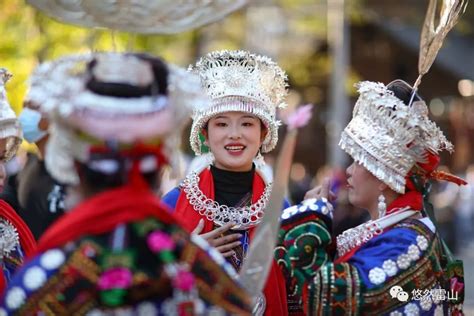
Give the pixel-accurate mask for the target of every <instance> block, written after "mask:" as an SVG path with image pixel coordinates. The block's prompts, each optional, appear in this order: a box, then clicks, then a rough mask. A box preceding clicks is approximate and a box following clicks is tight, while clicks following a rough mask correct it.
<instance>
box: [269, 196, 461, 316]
mask: <svg viewBox="0 0 474 316" xmlns="http://www.w3.org/2000/svg"><path fill="white" fill-rule="evenodd" d="M331 209H332V206H331V204H330V203H328V201H327V200H325V199H322V200H314V199H313V200H308V201H305V202H303V203H302V204H300V205H298V206H293V207H291V208H289V209H286V210H285V211H284V213H283V215H282V226H281V229H280V232H279V243H278V247H277V249H276V251H275V257H276V259H277V261H278V263H279V265H280V267H281V268H282V269H283V271H284V274H285V278H286V280H287V291H288V293H289V294H290V295H291V298H292V299H293V300H295V301H296V302H298V303H299V304H300V306H302V307H303V308H302V309H303V310H304V312H305V314H306V315H385V314H387V315H433V314H436V315H443V314H446V315H447V312H448V310H450V312H452V313H453V314H456V313H458V314H460V313H462V311H461V310H460V308H459V305H456V304H459V303H460V302H461V300H462V296H463V294H462V288H463V285H462V284H460V283H458V284H449V282H448V279H447V277H446V275H445V273H444V268H445V262H443V259H442V258H443V256H442V253H441V245H440V241H439V239H438V238H437V236H436V234H435V233H434V227H433V224H432V223H431V221H429V220H428V219H427V218H424V219H412V218H409V219H405V220H402V221H401V222H399V223H397V224H395V225H393V226H391V227H389V228H387V229H385V230H383V231H380V232H378V234H374V236H373V237H372V238H371V239H369V240H365V241H362V243H361V244H360V245H359V246H357V247H355V248H354V249H352V251H350V252H349V253H347V254H346V255H344V256H343V257H341V258H335V257H334V255H333V254H332V253H331V251H329V249H330V248H331V245H332V243H333V240H332V239H331V223H332V218H331V217H332V213H331ZM459 273H460V274H462V272H461V271H459ZM451 283H453V282H452V281H451Z"/></svg>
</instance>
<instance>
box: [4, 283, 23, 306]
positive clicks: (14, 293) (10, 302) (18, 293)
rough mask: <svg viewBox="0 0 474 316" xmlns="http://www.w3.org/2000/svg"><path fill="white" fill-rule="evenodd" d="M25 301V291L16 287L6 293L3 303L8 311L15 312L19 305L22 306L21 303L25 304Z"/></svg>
mask: <svg viewBox="0 0 474 316" xmlns="http://www.w3.org/2000/svg"><path fill="white" fill-rule="evenodd" d="M25 299H26V293H25V290H23V289H22V288H21V287H18V286H16V287H13V288H11V289H10V290H9V291H8V292H7V295H6V298H5V302H6V305H7V307H8V308H9V309H11V310H16V309H17V308H19V307H20V306H21V305H23V303H24V302H25Z"/></svg>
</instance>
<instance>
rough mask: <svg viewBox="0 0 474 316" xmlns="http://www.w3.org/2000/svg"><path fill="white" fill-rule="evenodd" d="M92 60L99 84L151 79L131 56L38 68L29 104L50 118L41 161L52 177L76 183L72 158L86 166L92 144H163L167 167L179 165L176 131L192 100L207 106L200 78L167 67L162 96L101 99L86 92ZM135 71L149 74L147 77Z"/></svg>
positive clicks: (84, 58) (73, 59)
mask: <svg viewBox="0 0 474 316" xmlns="http://www.w3.org/2000/svg"><path fill="white" fill-rule="evenodd" d="M92 60H95V62H96V64H95V65H96V66H95V68H94V69H93V70H94V73H93V74H94V76H95V77H96V78H100V80H104V82H112V83H117V82H118V83H127V84H130V85H134V86H143V85H146V84H147V83H149V81H150V80H152V78H151V76H153V75H152V74H151V73H150V71H151V70H150V69H149V67H150V64H149V62H148V61H146V60H143V59H141V58H139V57H137V56H135V55H132V54H119V53H96V54H93V55H79V56H67V57H64V58H61V59H59V60H56V61H53V62H49V63H45V64H43V65H40V66H39V67H38V69H37V70H36V71H35V72H34V74H33V77H32V79H31V89H30V93H29V95H28V100H29V101H30V102H34V103H37V105H39V106H40V109H41V111H43V112H45V113H47V114H48V116H49V117H50V119H51V125H50V132H51V135H50V139H49V142H48V144H47V146H48V147H47V151H46V157H45V162H46V167H47V168H48V170H49V171H50V172H51V174H52V176H53V177H55V178H56V179H57V180H59V181H61V182H62V183H66V184H73V185H74V184H77V183H78V181H79V179H78V176H77V174H76V172H75V168H74V160H77V161H81V162H86V161H87V160H88V158H89V157H88V155H89V150H88V148H89V147H90V146H92V145H93V143H94V141H95V142H97V141H112V142H116V143H117V144H132V143H135V142H137V141H140V142H147V141H153V142H154V143H155V142H157V143H161V144H163V147H162V150H163V154H164V155H165V156H166V157H167V158H168V161H169V162H170V163H171V164H173V163H174V162H176V161H179V159H176V155H178V154H179V140H180V138H181V137H180V132H181V130H182V127H184V123H185V121H186V120H187V119H188V118H189V114H190V112H191V102H192V103H193V104H195V103H199V104H200V103H209V102H210V100H209V98H208V97H207V96H206V95H205V93H204V91H203V90H202V88H201V85H200V81H199V78H197V76H193V75H192V74H190V73H188V72H187V71H186V70H184V69H181V68H178V67H176V66H173V65H169V64H167V68H168V78H167V87H166V90H167V94H166V95H163V94H157V95H144V96H140V97H128V98H120V97H114V96H108V95H100V94H96V93H94V92H93V91H92V90H89V89H88V88H87V81H88V79H89V76H90V74H88V72H87V65H88V64H89V63H90V62H91V61H92ZM136 72H139V73H148V77H147V76H145V77H141V76H139V75H137V73H136ZM201 106H202V105H201ZM172 167H173V166H172Z"/></svg>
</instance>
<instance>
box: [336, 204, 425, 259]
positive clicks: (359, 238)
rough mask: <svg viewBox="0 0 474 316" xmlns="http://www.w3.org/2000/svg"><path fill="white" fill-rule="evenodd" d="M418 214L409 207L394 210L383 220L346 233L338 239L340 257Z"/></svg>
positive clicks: (380, 219)
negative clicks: (386, 229)
mask: <svg viewBox="0 0 474 316" xmlns="http://www.w3.org/2000/svg"><path fill="white" fill-rule="evenodd" d="M416 213H417V211H413V210H410V208H409V207H404V208H400V209H397V210H394V211H393V213H391V214H389V215H385V216H384V217H382V218H379V219H376V220H370V221H368V222H366V223H363V224H360V225H359V226H357V227H354V228H350V229H348V230H346V231H344V232H343V233H342V234H340V235H339V236H337V237H336V240H337V253H338V255H339V257H342V256H343V255H345V254H346V253H348V252H349V251H351V250H352V249H353V248H355V247H358V246H360V245H362V244H365V243H366V242H368V241H369V240H371V239H372V238H374V237H375V236H378V235H380V234H381V233H382V232H383V230H384V229H385V228H387V227H390V226H392V225H395V224H396V223H399V222H400V221H402V220H404V219H406V218H408V217H410V216H412V215H414V214H416Z"/></svg>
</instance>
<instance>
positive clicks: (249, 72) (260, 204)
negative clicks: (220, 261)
mask: <svg viewBox="0 0 474 316" xmlns="http://www.w3.org/2000/svg"><path fill="white" fill-rule="evenodd" d="M192 71H193V72H194V73H196V74H198V75H199V76H200V78H201V84H202V86H203V87H204V89H206V91H207V94H208V95H209V96H210V98H211V99H212V103H211V104H210V105H209V106H206V107H198V106H196V107H195V109H194V112H193V125H192V128H191V135H190V142H191V147H192V149H193V150H194V152H195V153H196V154H197V155H201V154H202V153H203V151H205V150H208V151H209V152H208V153H206V154H205V155H204V157H202V159H203V161H204V163H203V164H202V165H201V166H199V167H198V168H197V169H194V170H191V172H190V173H189V174H188V175H187V177H186V178H185V179H184V181H183V182H182V183H181V185H180V187H178V188H176V189H174V190H173V191H171V192H170V193H168V194H167V195H166V196H165V197H164V199H163V200H164V201H165V202H166V203H167V204H169V205H170V206H171V207H172V208H174V209H175V213H176V214H178V215H179V217H180V218H182V219H183V221H184V222H185V227H187V229H188V230H189V231H194V232H195V233H198V234H201V236H202V237H204V238H205V239H207V241H208V242H209V243H210V244H211V245H213V246H214V247H216V248H217V250H219V251H220V252H221V253H222V254H223V255H224V257H226V258H227V260H228V261H229V262H230V263H231V264H232V265H233V266H234V268H235V269H237V270H239V269H240V267H241V266H242V264H243V262H244V260H245V258H246V255H247V250H248V248H249V244H250V243H251V238H252V232H253V231H254V229H255V228H256V226H257V225H258V223H259V222H260V221H261V219H262V217H263V214H264V212H265V211H266V205H267V202H268V198H269V196H270V191H271V186H272V177H271V173H269V172H266V170H268V167H266V166H265V162H264V161H263V157H262V156H261V155H260V153H261V152H262V153H266V152H269V151H271V150H272V149H273V148H274V147H275V145H276V143H277V141H278V125H279V122H278V121H277V120H276V117H275V116H276V110H277V108H278V107H283V106H284V105H285V103H284V98H285V97H286V94H287V91H286V85H287V84H286V75H285V73H284V72H283V70H282V69H281V68H280V67H278V65H276V64H275V63H274V62H273V61H271V60H270V59H269V58H267V57H264V56H258V55H254V54H250V53H248V52H244V51H220V52H212V53H210V54H208V55H206V56H205V57H203V58H202V59H201V60H200V61H199V62H198V63H197V64H196V65H195V66H194V67H192ZM285 203H286V204H287V202H285ZM273 211H275V210H273ZM266 301H268V302H271V303H272V304H271V305H270V304H268V305H267V306H266V307H265V302H266ZM286 301H287V298H286V294H285V285H284V280H283V278H282V276H281V273H280V271H279V270H278V267H277V265H276V263H274V266H273V269H272V271H271V272H270V277H269V279H268V281H267V284H266V288H265V290H264V295H263V294H262V295H261V296H260V299H259V304H257V306H256V309H255V313H256V314H263V313H266V314H267V315H286V313H287V306H286Z"/></svg>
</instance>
